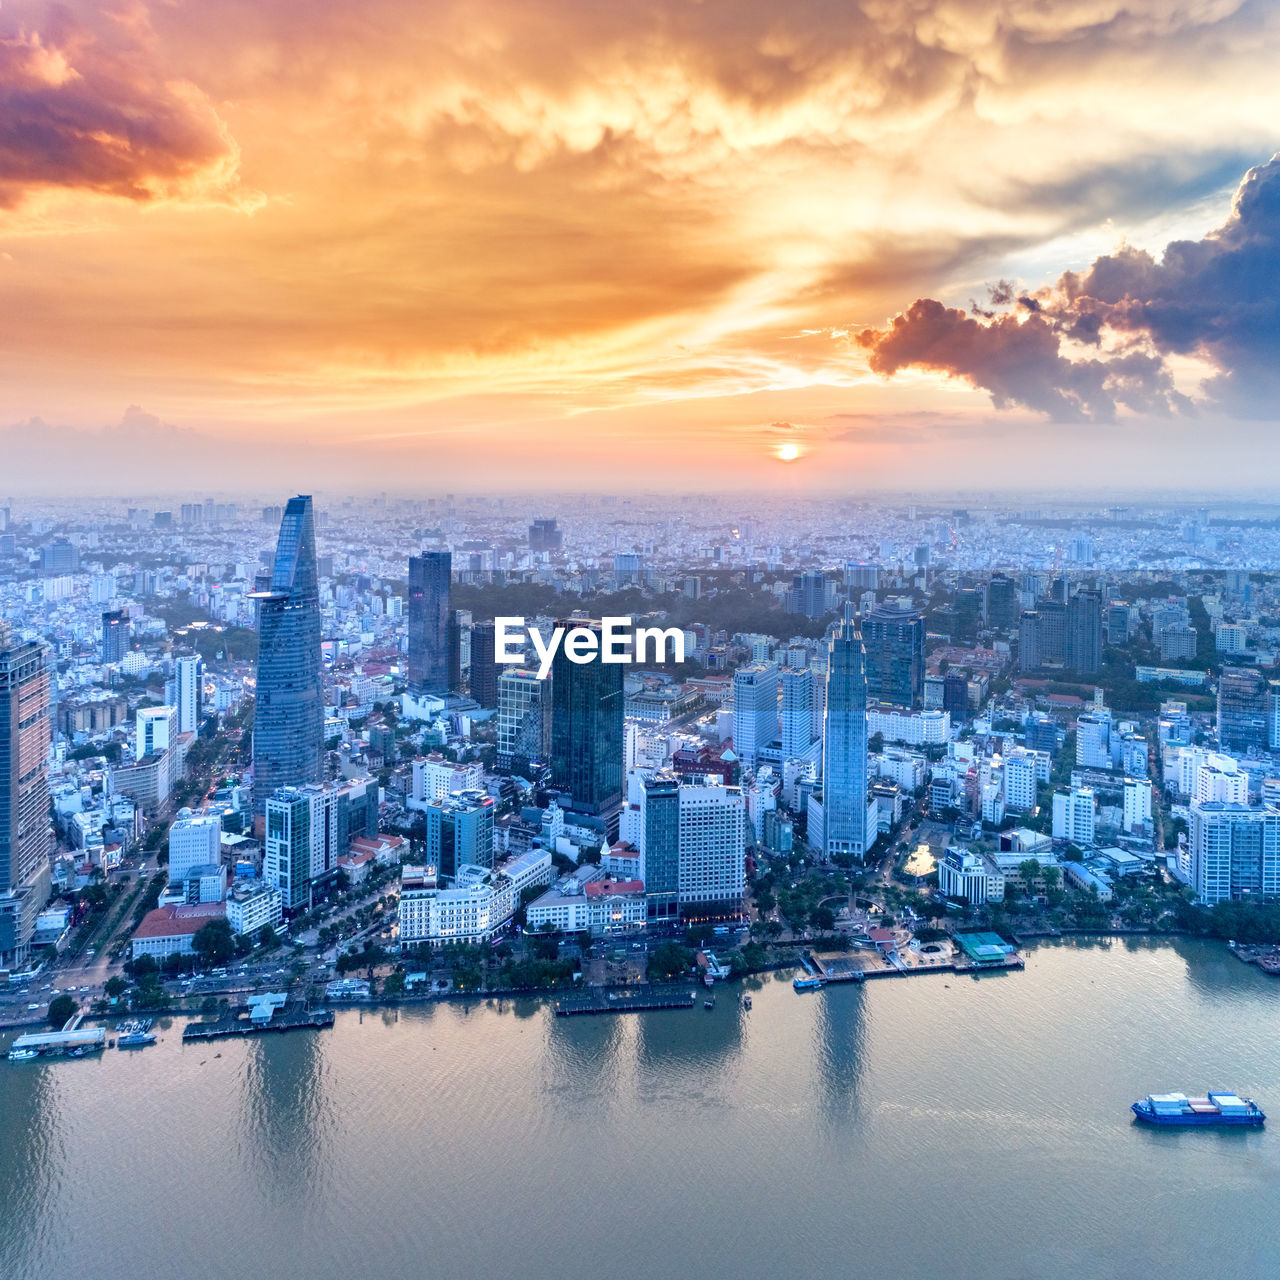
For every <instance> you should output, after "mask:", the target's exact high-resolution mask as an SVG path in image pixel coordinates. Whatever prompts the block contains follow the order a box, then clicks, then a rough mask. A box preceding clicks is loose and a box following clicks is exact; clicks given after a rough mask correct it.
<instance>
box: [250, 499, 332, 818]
mask: <svg viewBox="0 0 1280 1280" xmlns="http://www.w3.org/2000/svg"><path fill="white" fill-rule="evenodd" d="M252 599H254V600H256V601H257V602H258V687H257V705H256V708H255V712H254V729H253V810H254V813H255V814H259V815H260V814H263V813H265V812H266V807H267V801H268V799H270V797H271V796H272V795H273V794H274V793H275V791H276V790H277V789H278V788H280V787H300V786H303V785H305V784H306V783H309V782H320V781H321V778H322V770H323V763H324V689H323V685H322V683H321V677H320V671H321V668H320V596H319V589H318V575H317V571H316V530H315V517H314V515H313V514H312V510H311V498H310V496H308V495H303V496H300V497H297V498H290V499H289V503H288V505H287V506H286V507H285V509H284V518H283V519H282V520H281V522H280V537H279V540H278V541H277V543H276V558H275V563H274V564H273V566H272V570H271V581H270V582H269V583H268V584H267V585H266V586H265V588H264V589H262V590H259V591H255V592H253V594H252Z"/></svg>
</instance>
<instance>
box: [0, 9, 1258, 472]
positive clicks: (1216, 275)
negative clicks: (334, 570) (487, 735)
mask: <svg viewBox="0 0 1280 1280" xmlns="http://www.w3.org/2000/svg"><path fill="white" fill-rule="evenodd" d="M1278 64H1280V16H1278V15H1277V12H1276V10H1275V8H1274V6H1271V5H1268V4H1266V3H1261V2H1259V0H1252V2H1250V0H1188V2H1186V3H1172V4H1171V3H1161V2H1160V0H1133V3H1127V4H1121V3H1119V2H1118V0H1062V2H1061V3H1055V4H1053V5H1052V6H1045V5H1043V4H1040V3H1036V2H1035V0H921V3H918V4H917V3H912V4H908V3H902V2H894V0H883V2H878V3H866V4H864V5H862V6H861V7H860V8H858V7H853V6H849V5H845V4H837V3H833V2H832V0H799V2H798V3H795V4H792V5H789V6H786V8H785V9H779V8H778V7H777V6H776V5H773V4H768V3H765V2H764V0H705V2H703V3H694V2H693V0H653V3H649V4H646V5H636V6H604V5H599V4H597V3H593V2H592V0H537V2H536V3H517V0H465V2H464V0H436V2H435V3H431V4H428V5H421V4H409V3H408V2H407V0H365V2H361V3H342V2H340V0H331V2H329V3H323V2H322V3H316V2H315V0H311V2H310V3H307V4H302V3H299V2H298V0H282V2H280V3H272V4H267V5H262V4H251V3H248V2H247V0H220V3H219V4H218V5H216V6H210V5H197V4H194V3H191V2H190V0H170V2H168V3H164V4H160V3H158V2H152V3H143V2H142V0H108V3H107V4H105V5H98V4H88V3H81V2H79V0H75V2H73V3H70V4H65V5H56V6H55V5H46V4H44V3H32V2H29V0H16V2H15V0H10V3H8V4H6V5H5V6H4V7H3V9H0V291H2V293H0V296H3V298H4V306H3V307H2V308H0V450H2V452H0V456H3V457H4V458H5V459H6V464H5V466H4V469H3V471H4V474H3V478H2V479H0V490H4V491H5V492H9V491H18V492H24V491H25V492H31V491H48V490H51V489H59V490H61V491H63V492H68V491H77V490H82V491H85V492H90V491H92V492H110V491H120V490H121V489H128V490H130V491H139V490H149V491H157V490H170V489H172V488H173V487H174V485H175V484H176V483H178V482H180V480H181V477H182V476H184V475H189V476H190V477H191V479H192V483H193V484H194V485H195V487H197V488H215V489H216V488H224V487H228V482H227V481H222V480H219V479H218V478H217V477H218V475H219V473H225V472H229V471H232V470H234V471H237V472H239V473H244V472H245V471H246V470H248V471H249V472H250V473H251V475H252V480H251V482H250V483H251V486H252V487H254V488H259V487H261V488H266V487H270V486H272V485H279V486H282V487H284V488H286V489H288V491H290V492H293V491H296V490H298V489H307V488H312V487H315V488H320V487H333V486H341V485H346V486H347V487H348V488H365V489H380V488H381V489H387V490H388V491H394V492H399V491H406V490H411V489H413V488H414V487H417V488H418V489H430V490H432V491H435V490H443V489H456V490H457V491H459V492H470V491H475V490H477V489H480V488H490V489H493V490H495V491H517V490H552V489H553V490H557V491H565V490H571V489H575V488H582V489H596V490H604V491H616V490H621V489H632V488H636V487H640V488H651V489H656V490H659V491H666V492H688V491H690V490H691V489H697V487H698V481H699V480H700V479H702V480H704V483H705V486H706V487H707V488H716V489H725V490H734V491H740V490H748V491H749V490H759V489H766V490H769V491H771V492H775V493H787V492H794V493H796V494H797V495H801V494H804V493H806V492H820V491H821V492H828V491H831V490H837V489H841V488H850V489H855V490H858V491H874V490H877V489H886V488H890V489H905V488H909V487H913V486H918V487H920V488H924V489H932V490H941V489H946V488H953V487H967V488H977V489H983V490H1002V489H1009V488H1014V487H1017V486H1020V485H1026V486H1028V487H1030V488H1034V489H1036V490H1044V489H1047V488H1055V487H1061V488H1069V487H1073V486H1075V487H1083V486H1100V487H1102V488H1105V489H1117V488H1120V489H1123V488H1132V489H1135V490H1138V489H1143V488H1186V489H1193V488H1194V487H1196V486H1198V485H1206V486H1207V487H1209V488H1211V489H1213V490H1215V491H1223V490H1229V489H1232V488H1234V487H1239V488H1241V489H1248V490H1251V491H1252V490H1256V489H1257V488H1258V487H1259V485H1260V483H1262V482H1263V479H1264V478H1265V476H1266V475H1267V474H1268V473H1269V468H1270V467H1273V466H1275V465H1276V464H1277V463H1280V449H1277V446H1276V444H1275V443H1273V441H1274V440H1275V436H1276V432H1275V424H1276V418H1277V415H1278V414H1280V409H1278V408H1277V406H1278V405H1280V160H1273V159H1272V158H1271V157H1272V156H1273V154H1274V153H1275V152H1276V151H1277V149H1280V125H1277V124H1276V121H1278V120H1280V82H1278V81H1277V78H1276V77H1275V75H1274V67H1275V66H1276V65H1278ZM1209 442H1211V444H1210V443H1209ZM1216 457H1222V458H1223V459H1224V462H1226V463H1227V465H1225V466H1223V467H1222V468H1213V469H1211V470H1210V469H1207V468H1206V465H1205V464H1206V462H1207V461H1208V460H1210V459H1213V458H1216ZM197 478H198V479H197ZM230 487H238V486H235V485H231V486H230Z"/></svg>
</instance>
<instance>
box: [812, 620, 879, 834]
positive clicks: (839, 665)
mask: <svg viewBox="0 0 1280 1280" xmlns="http://www.w3.org/2000/svg"><path fill="white" fill-rule="evenodd" d="M827 655H828V656H827V719H826V725H825V728H824V732H823V740H822V812H823V825H824V828H825V830H824V832H823V838H822V846H821V847H822V849H823V852H824V853H825V855H826V856H827V857H828V858H831V857H834V856H835V855H837V854H841V855H848V856H852V857H854V858H861V857H863V855H864V854H865V853H866V851H867V849H868V847H869V846H870V844H871V843H872V841H873V840H874V839H875V836H874V833H869V832H868V831H867V657H866V650H865V649H864V648H863V645H862V632H861V631H859V629H858V623H857V621H856V619H855V618H854V616H853V610H852V609H851V608H850V606H848V605H845V610H844V621H843V622H841V624H840V625H839V627H838V628H837V629H836V631H835V633H834V634H833V635H832V637H831V640H830V642H829V644H828V650H827ZM809 839H810V843H811V844H814V845H816V844H817V843H818V842H817V841H816V840H815V839H814V838H813V834H812V833H811V834H810V837H809Z"/></svg>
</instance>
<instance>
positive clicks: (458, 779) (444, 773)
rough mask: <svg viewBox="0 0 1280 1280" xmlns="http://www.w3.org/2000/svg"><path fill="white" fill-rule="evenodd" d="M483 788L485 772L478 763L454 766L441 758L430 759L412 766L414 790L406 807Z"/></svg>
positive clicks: (453, 763) (450, 761) (429, 757)
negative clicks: (457, 792)
mask: <svg viewBox="0 0 1280 1280" xmlns="http://www.w3.org/2000/svg"><path fill="white" fill-rule="evenodd" d="M483 786H484V771H483V769H482V768H481V767H480V764H479V762H478V761H474V760H472V761H470V762H468V763H466V764H457V763H455V762H454V761H452V760H446V759H445V758H444V756H441V755H430V756H426V757H425V758H424V759H421V760H415V761H414V762H413V790H412V793H411V795H410V798H409V807H410V808H414V809H421V808H423V807H424V806H425V805H428V804H431V803H433V802H436V801H440V800H443V799H445V798H446V797H447V796H449V795H451V794H452V793H453V792H455V791H472V790H477V789H480V788H482V787H483Z"/></svg>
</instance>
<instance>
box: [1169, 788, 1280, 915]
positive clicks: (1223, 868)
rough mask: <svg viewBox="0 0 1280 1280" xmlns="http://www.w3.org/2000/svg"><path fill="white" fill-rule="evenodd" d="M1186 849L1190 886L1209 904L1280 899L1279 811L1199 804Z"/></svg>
mask: <svg viewBox="0 0 1280 1280" xmlns="http://www.w3.org/2000/svg"><path fill="white" fill-rule="evenodd" d="M1187 845H1188V848H1189V850H1190V854H1191V883H1192V885H1193V886H1194V888H1195V891H1196V897H1197V898H1199V899H1200V901H1201V902H1203V903H1205V904H1206V905H1208V906H1212V905H1213V904H1214V903H1216V902H1226V901H1228V900H1229V899H1232V898H1254V899H1258V900H1273V899H1274V898H1276V897H1277V895H1280V810H1278V809H1272V808H1270V807H1268V808H1262V809H1255V808H1251V807H1250V806H1248V805H1243V804H1234V803H1232V802H1231V801H1227V800H1196V801H1194V802H1193V803H1192V805H1191V821H1190V823H1189V824H1188V831H1187Z"/></svg>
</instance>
